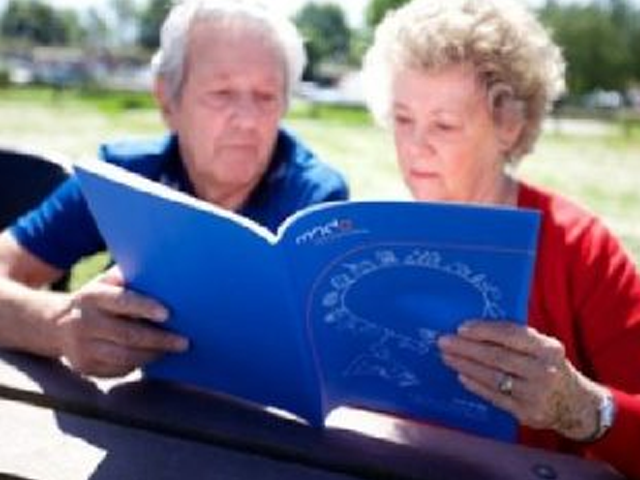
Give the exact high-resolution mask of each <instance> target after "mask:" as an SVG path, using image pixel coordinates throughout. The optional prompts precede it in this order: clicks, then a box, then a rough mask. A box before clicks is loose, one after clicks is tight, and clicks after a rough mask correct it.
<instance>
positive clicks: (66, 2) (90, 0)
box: [0, 0, 640, 27]
mask: <svg viewBox="0 0 640 480" xmlns="http://www.w3.org/2000/svg"><path fill="white" fill-rule="evenodd" d="M138 1H143V0H138ZM308 1H310V0H270V1H269V3H270V4H271V5H273V7H274V8H278V9H279V10H280V11H281V12H283V13H284V14H286V15H290V16H293V15H294V14H295V13H296V12H297V11H298V10H299V9H300V8H301V7H302V6H303V5H304V4H305V3H306V2H308ZM313 1H315V2H316V3H323V2H327V1H331V2H332V3H335V4H338V5H340V6H341V7H342V9H343V10H344V12H345V14H346V16H347V21H348V22H349V24H350V25H351V26H354V27H355V26H359V25H362V23H363V12H364V9H365V7H366V5H367V3H369V0H343V1H340V0H313ZM526 1H527V3H529V4H531V5H534V6H535V5H539V4H541V3H542V2H543V1H544V0H526ZM639 1H640V0H639ZM6 2H7V0H0V7H4V5H5V4H6ZM46 2H47V3H50V4H52V5H55V6H57V7H65V8H69V7H73V8H86V7H89V6H91V5H96V4H97V3H107V0H46Z"/></svg>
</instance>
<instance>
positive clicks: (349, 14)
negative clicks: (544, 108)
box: [0, 0, 640, 263]
mask: <svg viewBox="0 0 640 480" xmlns="http://www.w3.org/2000/svg"><path fill="white" fill-rule="evenodd" d="M403 3H406V0H404V1H403V0H348V1H345V2H337V1H336V2H333V3H332V2H328V1H322V2H318V1H315V2H314V1H310V0H307V1H305V0H281V1H277V0H272V1H271V2H270V6H272V7H273V8H274V9H278V10H280V11H282V12H283V13H285V14H286V15H289V16H290V17H291V18H292V19H293V20H294V21H295V23H296V24H297V25H298V27H299V28H300V30H301V31H302V32H303V34H304V36H305V38H306V47H307V51H308V56H309V59H310V62H309V66H308V68H307V70H306V72H305V76H304V82H303V84H302V85H301V87H300V89H299V91H298V92H297V99H296V101H295V102H294V104H293V106H292V108H291V111H290V113H289V115H288V117H287V119H286V124H287V126H289V127H290V128H291V129H293V130H294V131H296V132H297V133H298V134H299V135H300V136H302V137H303V138H304V139H306V140H307V141H308V142H309V143H310V144H311V145H312V146H313V148H314V149H315V150H316V151H318V153H320V154H321V155H323V156H324V158H326V159H327V160H329V161H330V162H331V163H334V164H335V165H336V166H338V167H339V168H341V169H342V170H343V171H345V172H346V174H347V175H348V177H349V180H350V181H351V183H352V184H353V193H354V196H355V197H358V198H373V197H376V198H380V197H382V198H392V197H407V194H406V193H405V191H404V188H403V186H402V185H401V184H400V181H399V176H398V175H397V173H396V171H395V165H394V161H393V158H394V153H393V149H392V146H391V139H390V138H389V137H388V135H387V133H385V132H383V131H382V130H379V129H378V128H376V127H375V126H374V125H373V124H372V122H371V120H370V119H369V116H368V115H367V113H366V111H365V109H364V106H363V99H362V95H361V93H362V87H361V84H360V78H359V69H360V59H361V56H362V53H363V52H364V51H365V49H366V48H367V46H368V44H369V41H370V39H371V34H372V31H373V29H374V27H375V26H376V25H377V24H378V23H379V22H380V20H381V19H382V17H383V16H384V14H385V13H386V12H387V11H388V10H389V9H392V8H396V7H397V6H399V5H401V4H403ZM527 3H528V5H529V6H530V7H531V8H532V9H534V10H535V12H536V13H537V15H538V16H539V18H540V19H541V20H542V22H543V23H544V24H545V25H546V26H547V27H548V28H549V29H550V30H551V32H552V34H553V36H554V38H555V40H556V41H557V42H558V43H559V44H560V45H561V47H562V49H563V51H564V54H565V57H566V58H567V60H568V86H569V92H568V94H567V95H566V97H565V98H563V99H562V100H561V101H560V102H559V103H558V105H556V108H555V109H554V111H553V113H552V115H550V117H549V120H548V122H547V124H546V126H545V133H544V135H543V138H542V140H541V142H540V144H539V147H538V149H537V150H536V152H535V153H534V154H532V155H531V157H530V158H528V159H525V161H524V163H523V165H522V169H521V175H522V176H524V177H526V178H528V179H530V180H531V181H534V182H537V183H539V184H543V185H548V186H550V187H553V188H556V189H558V190H559V191H561V192H564V193H565V194H566V195H567V196H569V197H572V198H574V199H576V200H578V201H580V202H582V203H584V204H586V205H587V206H588V207H589V208H591V209H593V210H595V211H596V212H597V213H599V214H600V215H602V216H603V217H604V218H605V220H606V222H607V223H608V224H609V225H610V226H611V228H613V229H614V231H616V233H618V234H619V235H620V236H621V238H622V239H623V242H624V244H625V245H626V246H627V247H628V249H629V250H630V252H631V253H632V255H633V256H634V257H635V259H636V261H637V262H638V263H640V0H593V1H575V0H574V1H562V0H547V1H546V2H545V1H540V0H538V1H534V0H528V2H527ZM169 5H170V1H168V0H93V1H79V0H48V1H45V0H0V143H13V144H16V143H17V144H24V145H28V146H30V147H33V148H39V149H44V150H55V151H56V152H58V153H61V154H63V155H66V156H68V157H70V158H72V159H73V158H78V157H82V156H89V155H95V152H96V149H97V147H98V145H99V144H100V143H101V142H104V141H108V140H113V139H115V138H122V137H134V136H152V135H157V134H158V133H159V132H161V131H162V130H163V126H162V124H161V121H160V118H159V116H158V114H157V112H156V110H155V106H154V104H153V101H152V99H151V96H150V94H149V87H150V85H151V75H150V70H149V59H150V57H151V55H152V54H153V52H154V50H155V48H156V47H157V44H158V32H159V27H160V25H161V23H162V21H163V19H164V16H165V14H166V12H167V10H168V6H169Z"/></svg>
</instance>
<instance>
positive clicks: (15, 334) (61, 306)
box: [0, 277, 70, 357]
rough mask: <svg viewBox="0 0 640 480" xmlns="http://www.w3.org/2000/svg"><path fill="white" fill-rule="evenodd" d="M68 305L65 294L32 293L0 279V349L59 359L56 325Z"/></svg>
mask: <svg viewBox="0 0 640 480" xmlns="http://www.w3.org/2000/svg"><path fill="white" fill-rule="evenodd" d="M69 305H70V299H69V295H68V294H65V293H56V292H51V291H48V290H38V289H33V288H31V287H27V286H25V285H23V284H21V283H18V282H16V281H13V280H10V279H8V278H6V277H0V348H7V349H12V350H21V351H27V352H30V353H34V354H37V355H43V356H47V357H59V356H60V355H61V351H62V349H61V338H60V333H59V329H58V328H57V321H58V319H59V318H60V317H61V316H62V315H63V314H64V313H65V312H66V311H67V310H68V309H69V308H70V307H69Z"/></svg>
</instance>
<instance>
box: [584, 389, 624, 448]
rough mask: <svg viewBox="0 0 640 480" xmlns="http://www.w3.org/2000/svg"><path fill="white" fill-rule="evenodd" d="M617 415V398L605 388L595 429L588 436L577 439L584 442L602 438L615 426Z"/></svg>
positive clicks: (601, 396) (598, 407)
mask: <svg viewBox="0 0 640 480" xmlns="http://www.w3.org/2000/svg"><path fill="white" fill-rule="evenodd" d="M615 415H616V402H615V398H614V397H613V395H612V394H611V392H610V391H608V390H606V389H603V392H601V394H600V400H599V402H598V405H597V409H596V415H595V417H596V422H595V427H594V429H593V431H592V432H591V433H590V434H589V435H587V436H586V437H583V438H579V439H576V440H577V441H578V442H582V443H592V442H595V441H597V440H600V439H601V438H602V437H604V436H605V435H606V434H607V432H608V431H609V430H610V429H611V427H612V426H613V422H614V420H615Z"/></svg>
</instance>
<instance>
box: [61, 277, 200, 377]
mask: <svg viewBox="0 0 640 480" xmlns="http://www.w3.org/2000/svg"><path fill="white" fill-rule="evenodd" d="M167 316H168V312H167V310H166V309H165V308H164V307H163V306H162V305H160V304H159V303H158V302H156V301H154V300H152V299H150V298H148V297H144V296H142V295H139V294H137V293H135V292H132V291H130V290H126V289H125V288H124V284H123V279H122V276H121V274H120V272H119V270H117V269H111V270H110V271H108V272H106V273H105V274H104V275H102V276H100V277H97V278H96V279H94V280H93V281H91V282H89V283H87V284H86V285H84V286H83V287H82V288H81V289H79V290H78V291H77V292H75V293H74V294H72V297H71V301H70V304H69V308H67V309H66V310H65V312H64V313H63V315H62V316H61V317H60V318H59V319H58V320H57V329H58V331H59V335H58V338H59V339H60V340H59V341H60V348H61V352H62V356H63V357H64V358H65V359H66V360H67V361H68V362H69V364H70V365H71V367H72V368H73V369H74V370H77V371H79V372H80V373H83V374H87V375H96V376H101V377H110V376H121V375H125V374H127V373H129V372H130V371H132V370H134V369H135V368H137V367H140V366H142V365H144V364H146V363H148V362H150V361H152V360H154V359H156V358H158V357H159V356H161V355H163V354H164V353H167V352H182V351H184V350H186V349H187V348H188V342H187V340H186V339H185V338H183V337H180V336H178V335H175V334H172V333H169V332H166V331H164V330H161V329H159V328H157V327H155V326H154V325H153V324H154V323H157V324H160V323H162V322H163V321H165V320H166V318H167Z"/></svg>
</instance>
